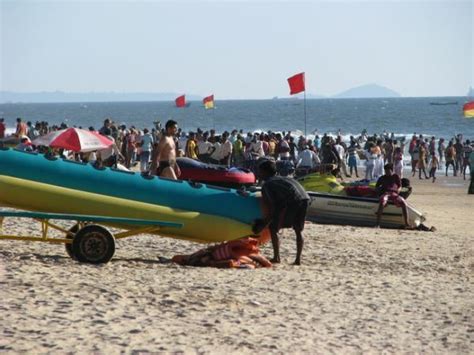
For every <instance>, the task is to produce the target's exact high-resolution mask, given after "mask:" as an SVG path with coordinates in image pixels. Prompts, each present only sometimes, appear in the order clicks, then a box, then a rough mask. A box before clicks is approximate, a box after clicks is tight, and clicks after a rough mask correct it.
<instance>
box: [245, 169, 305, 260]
mask: <svg viewBox="0 0 474 355" xmlns="http://www.w3.org/2000/svg"><path fill="white" fill-rule="evenodd" d="M257 174H258V177H259V179H260V180H263V181H264V184H263V186H262V198H263V203H264V209H265V210H267V211H268V215H267V216H264V219H263V220H256V221H255V223H254V226H253V232H254V233H256V234H258V233H259V232H260V231H261V230H263V228H264V227H265V226H267V225H269V227H270V233H271V236H272V246H273V259H272V260H271V262H272V263H279V262H280V245H279V239H278V232H279V230H280V229H281V228H293V230H294V231H295V234H296V259H295V262H294V264H295V265H300V264H301V253H302V251H303V243H304V240H303V229H304V221H305V218H306V210H307V208H308V204H309V200H310V197H309V195H308V194H307V193H306V191H305V190H304V188H303V187H302V186H301V185H300V184H299V182H298V181H296V180H294V179H292V178H288V177H282V176H275V175H276V164H275V162H274V161H272V160H264V161H263V162H262V163H260V164H259V165H258V173H257Z"/></svg>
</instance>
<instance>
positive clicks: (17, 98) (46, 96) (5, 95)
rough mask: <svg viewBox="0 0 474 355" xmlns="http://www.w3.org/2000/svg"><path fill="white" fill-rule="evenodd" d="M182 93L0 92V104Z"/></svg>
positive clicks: (169, 96) (193, 97)
mask: <svg viewBox="0 0 474 355" xmlns="http://www.w3.org/2000/svg"><path fill="white" fill-rule="evenodd" d="M180 95H182V93H174V92H162V93H146V92H135V93H121V92H84V93H68V92H62V91H53V92H25V93H23V92H11V91H0V103H10V102H11V103H18V102H27V103H40V102H41V103H52V102H117V101H173V100H174V99H176V98H177V97H178V96H180ZM201 99H202V97H200V96H197V95H192V94H190V95H188V94H186V100H187V101H196V100H201Z"/></svg>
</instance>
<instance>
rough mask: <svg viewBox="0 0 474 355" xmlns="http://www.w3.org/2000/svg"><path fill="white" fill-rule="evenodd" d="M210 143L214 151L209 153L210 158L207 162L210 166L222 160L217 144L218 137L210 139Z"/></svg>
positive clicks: (219, 146) (219, 145) (219, 147)
mask: <svg viewBox="0 0 474 355" xmlns="http://www.w3.org/2000/svg"><path fill="white" fill-rule="evenodd" d="M211 139H212V140H211V143H213V147H214V151H213V152H212V153H211V156H210V157H209V162H210V163H212V164H219V163H220V162H221V159H222V154H221V150H222V149H221V144H220V143H219V137H216V136H214V137H212V138H211Z"/></svg>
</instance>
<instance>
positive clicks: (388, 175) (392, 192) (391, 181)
mask: <svg viewBox="0 0 474 355" xmlns="http://www.w3.org/2000/svg"><path fill="white" fill-rule="evenodd" d="M384 169H385V175H383V176H381V177H379V179H378V180H377V183H376V185H375V188H376V190H377V191H378V193H379V196H380V199H379V208H378V211H377V222H376V225H375V226H376V227H380V219H381V218H382V212H383V209H384V208H385V206H387V203H388V202H389V201H391V202H393V203H394V204H395V206H397V207H400V208H401V209H402V213H403V222H404V223H405V227H409V224H408V210H407V204H406V202H405V199H404V198H403V197H401V196H400V195H399V193H400V189H401V187H402V182H401V180H400V177H399V176H398V175H397V174H394V173H393V164H391V163H389V164H385V166H384Z"/></svg>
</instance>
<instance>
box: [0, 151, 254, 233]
mask: <svg viewBox="0 0 474 355" xmlns="http://www.w3.org/2000/svg"><path fill="white" fill-rule="evenodd" d="M0 205H4V206H11V207H15V208H19V209H24V210H29V211H39V212H48V213H62V214H67V213H70V214H76V215H77V214H87V215H97V216H109V217H116V218H125V219H141V220H162V221H167V222H175V223H180V224H182V228H179V229H177V228H171V227H170V228H168V227H166V226H165V227H163V228H162V229H161V230H160V232H159V234H160V235H163V236H168V237H174V238H179V239H186V240H191V241H198V242H222V241H227V240H234V239H239V238H242V237H245V236H249V235H252V231H251V224H252V222H253V221H254V220H255V219H257V218H262V208H261V205H260V199H259V198H257V196H256V195H255V194H252V193H241V192H238V191H236V190H231V189H228V188H221V187H215V186H206V185H203V184H200V183H191V182H186V181H182V180H169V179H163V178H158V177H146V176H142V175H140V174H138V173H134V172H124V171H119V170H113V169H109V168H105V169H104V168H102V169H98V168H95V167H93V166H92V165H88V164H83V163H78V162H74V161H70V160H63V159H57V158H52V159H51V158H47V157H45V156H43V155H40V154H35V153H26V152H20V151H15V150H13V149H0ZM113 226H117V227H127V226H125V225H120V224H115V225H113Z"/></svg>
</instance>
